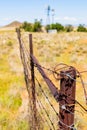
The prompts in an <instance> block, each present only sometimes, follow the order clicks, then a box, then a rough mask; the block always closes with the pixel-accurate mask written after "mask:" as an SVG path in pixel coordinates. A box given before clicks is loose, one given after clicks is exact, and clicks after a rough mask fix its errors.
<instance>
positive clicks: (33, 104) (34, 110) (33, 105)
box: [29, 34, 37, 130]
mask: <svg viewBox="0 0 87 130" xmlns="http://www.w3.org/2000/svg"><path fill="white" fill-rule="evenodd" d="M29 48H30V68H31V86H30V87H31V88H30V91H31V92H30V96H31V112H32V113H31V114H32V115H31V117H32V124H31V128H30V130H37V108H36V95H35V93H36V92H35V91H36V89H35V76H34V63H33V60H32V57H31V55H33V44H32V34H29Z"/></svg>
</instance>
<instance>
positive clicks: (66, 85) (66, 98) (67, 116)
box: [59, 67, 76, 130]
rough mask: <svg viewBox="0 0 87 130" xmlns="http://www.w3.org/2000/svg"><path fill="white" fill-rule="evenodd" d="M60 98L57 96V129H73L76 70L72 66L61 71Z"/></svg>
mask: <svg viewBox="0 0 87 130" xmlns="http://www.w3.org/2000/svg"><path fill="white" fill-rule="evenodd" d="M60 75H61V81H60V98H59V130H75V128H74V111H75V91H76V71H75V69H74V68H73V67H71V68H70V69H69V70H66V71H61V72H60Z"/></svg>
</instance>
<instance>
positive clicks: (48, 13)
mask: <svg viewBox="0 0 87 130" xmlns="http://www.w3.org/2000/svg"><path fill="white" fill-rule="evenodd" d="M50 11H51V8H50V6H49V5H48V7H47V25H50Z"/></svg>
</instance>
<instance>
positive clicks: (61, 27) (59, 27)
mask: <svg viewBox="0 0 87 130" xmlns="http://www.w3.org/2000/svg"><path fill="white" fill-rule="evenodd" d="M55 26H56V29H57V32H59V31H64V26H63V25H61V24H60V23H56V25H55Z"/></svg>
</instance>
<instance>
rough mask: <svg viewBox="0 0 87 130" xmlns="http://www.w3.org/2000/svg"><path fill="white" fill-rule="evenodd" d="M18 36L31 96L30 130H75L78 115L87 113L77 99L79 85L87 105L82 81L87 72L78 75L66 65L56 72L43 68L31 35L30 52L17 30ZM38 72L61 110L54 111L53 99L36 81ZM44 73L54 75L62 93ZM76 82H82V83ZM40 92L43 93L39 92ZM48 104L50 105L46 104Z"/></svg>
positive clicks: (86, 95)
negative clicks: (78, 108) (35, 53)
mask: <svg viewBox="0 0 87 130" xmlns="http://www.w3.org/2000/svg"><path fill="white" fill-rule="evenodd" d="M16 32H17V36H18V40H19V47H20V56H21V60H22V64H23V68H24V76H25V82H26V88H27V91H28V96H29V130H40V129H41V130H42V129H43V130H44V129H45V128H44V127H45V126H44V123H45V125H46V127H47V129H49V130H58V129H59V130H76V128H75V111H76V112H78V113H83V112H85V113H87V109H86V108H85V107H84V106H83V105H82V104H81V103H80V102H78V101H77V100H76V99H75V93H76V82H79V83H81V84H82V87H83V90H84V95H85V99H86V103H87V93H86V88H85V84H87V83H85V82H84V81H83V79H82V75H81V74H82V73H86V72H87V71H82V72H79V71H78V70H77V69H76V68H74V67H72V66H68V65H66V64H63V63H60V64H58V65H56V66H55V67H54V69H49V68H46V67H43V66H41V65H40V64H39V63H38V61H37V59H36V57H35V56H34V55H33V44H32V35H31V34H30V35H29V43H30V46H29V48H30V50H28V49H27V47H26V46H25V44H24V43H23V41H22V39H21V33H20V30H19V29H17V30H16ZM35 69H37V70H38V71H39V73H40V75H41V76H42V77H43V79H44V82H46V84H47V86H48V88H49V89H50V91H51V93H52V94H51V95H53V97H54V98H55V99H56V101H57V102H59V108H58V106H57V107H55V105H54V104H53V102H52V100H53V99H52V100H51V97H50V96H49V95H48V93H47V92H45V89H44V87H43V85H42V83H40V81H39V80H38V78H37V75H36V73H35ZM45 71H48V72H50V73H52V74H53V76H54V78H55V79H56V80H57V81H60V90H58V88H57V87H56V86H55V85H54V83H53V82H52V81H51V80H50V79H49V78H48V76H47V75H46V73H45ZM77 78H80V80H78V79H77ZM38 90H39V91H40V92H38ZM45 100H46V101H47V102H46V103H45ZM57 105H58V103H57ZM76 105H78V107H80V108H81V109H82V110H83V112H79V111H78V110H76V107H75V106H76ZM48 106H49V107H48ZM49 109H51V112H52V113H53V114H54V115H55V116H53V117H52V116H51V114H50V112H49ZM55 120H56V121H55ZM41 122H42V123H41ZM41 126H42V127H41Z"/></svg>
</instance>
